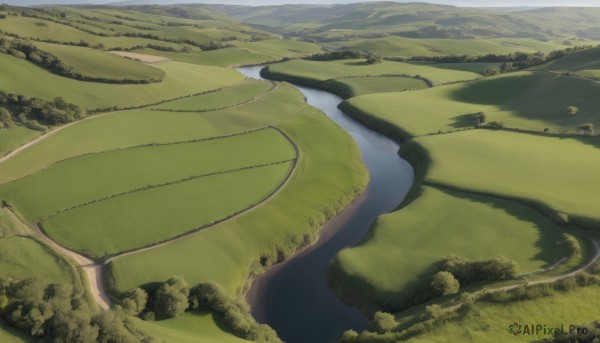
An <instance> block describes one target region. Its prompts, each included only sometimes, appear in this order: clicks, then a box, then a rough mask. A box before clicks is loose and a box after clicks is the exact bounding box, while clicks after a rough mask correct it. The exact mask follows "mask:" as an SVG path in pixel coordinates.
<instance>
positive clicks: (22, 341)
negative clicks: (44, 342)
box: [0, 321, 35, 343]
mask: <svg viewBox="0 0 600 343" xmlns="http://www.w3.org/2000/svg"><path fill="white" fill-rule="evenodd" d="M0 341H2V342H6V343H33V342H35V340H34V339H33V338H32V337H30V336H27V335H26V334H24V333H22V332H21V331H19V330H17V329H15V328H13V327H11V326H9V325H8V324H6V323H4V321H0Z"/></svg>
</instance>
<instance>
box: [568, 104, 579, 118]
mask: <svg viewBox="0 0 600 343" xmlns="http://www.w3.org/2000/svg"><path fill="white" fill-rule="evenodd" d="M577 112H579V109H578V108H577V106H569V107H567V114H568V115H570V116H574V115H576V114H577Z"/></svg>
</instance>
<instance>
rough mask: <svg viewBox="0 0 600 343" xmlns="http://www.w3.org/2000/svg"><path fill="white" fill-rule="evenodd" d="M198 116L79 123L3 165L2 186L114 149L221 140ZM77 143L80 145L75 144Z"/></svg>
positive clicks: (122, 115) (143, 114)
mask: <svg viewBox="0 0 600 343" xmlns="http://www.w3.org/2000/svg"><path fill="white" fill-rule="evenodd" d="M222 134H225V133H221V132H218V131H216V130H215V129H214V128H212V126H210V125H209V124H208V123H207V121H206V120H205V119H204V118H203V117H202V116H201V115H198V114H197V113H173V112H160V111H150V110H133V111H120V112H112V113H110V114H107V115H100V116H96V117H91V118H89V119H86V120H83V121H80V122H77V123H75V125H73V126H71V127H69V128H68V129H66V130H62V131H60V132H58V133H57V134H55V135H53V136H50V137H48V138H47V139H46V140H44V142H43V144H36V145H34V146H32V147H30V148H29V149H27V150H24V151H22V152H21V153H19V154H18V155H17V156H15V157H14V158H12V159H10V160H8V161H5V162H4V163H2V164H0V171H1V172H0V184H4V183H6V182H9V181H11V180H14V179H17V178H20V177H23V176H25V175H29V174H32V173H35V172H36V171H39V170H40V169H42V168H44V167H45V166H47V165H49V164H52V163H54V162H57V161H60V160H63V159H66V158H70V157H74V156H78V155H82V154H86V153H95V152H100V151H106V150H111V149H118V148H126V147H131V146H137V145H144V144H152V143H171V142H177V141H187V140H193V139H202V138H208V137H214V136H219V135H222ZM75 142H77V144H74V143H75Z"/></svg>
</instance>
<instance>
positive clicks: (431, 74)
mask: <svg viewBox="0 0 600 343" xmlns="http://www.w3.org/2000/svg"><path fill="white" fill-rule="evenodd" d="M458 65H459V68H463V69H464V67H462V66H461V65H462V63H458ZM269 68H270V72H271V74H272V75H274V76H276V77H277V78H285V79H289V80H296V79H301V80H310V81H313V82H315V81H316V82H315V83H318V82H319V81H326V80H330V79H338V78H343V77H349V76H382V75H410V76H415V75H419V76H422V77H425V78H427V79H429V80H431V81H432V82H433V83H434V84H442V83H447V82H454V81H459V80H473V79H477V78H480V77H481V75H480V74H478V73H475V72H472V71H464V70H460V69H459V70H453V69H450V68H452V64H441V63H440V64H411V63H403V62H389V61H386V62H382V63H378V64H366V63H364V60H337V61H326V62H318V61H306V60H293V61H289V62H285V63H279V64H273V65H271V66H270V67H269Z"/></svg>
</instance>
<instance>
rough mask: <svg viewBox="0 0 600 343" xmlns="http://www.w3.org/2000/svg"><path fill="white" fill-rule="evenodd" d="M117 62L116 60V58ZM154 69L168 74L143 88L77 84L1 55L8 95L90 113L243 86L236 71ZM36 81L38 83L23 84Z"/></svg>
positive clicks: (181, 66) (172, 65)
mask: <svg viewBox="0 0 600 343" xmlns="http://www.w3.org/2000/svg"><path fill="white" fill-rule="evenodd" d="M115 58H116V57H115ZM154 67H156V68H159V69H160V70H162V71H164V72H165V73H166V75H167V76H166V79H165V80H164V81H163V82H158V83H151V84H141V85H114V84H104V83H93V82H83V81H77V80H73V79H69V78H65V77H62V76H58V75H55V74H52V73H50V72H48V71H46V70H44V69H42V68H40V67H38V66H36V65H34V64H33V63H30V62H28V61H24V60H20V59H17V58H15V57H12V56H8V55H4V54H0V73H2V75H3V77H2V79H1V80H0V89H2V90H3V91H5V92H12V93H16V94H23V95H27V96H33V97H40V98H44V99H54V98H55V97H58V96H62V97H63V98H64V99H65V100H67V101H68V102H72V103H75V104H77V105H80V106H82V107H84V108H86V109H96V108H108V109H110V108H113V107H132V106H142V105H149V104H155V103H158V102H160V101H164V100H170V99H174V98H177V97H183V96H188V95H192V94H198V93H201V92H206V91H210V90H215V89H219V88H222V87H226V86H231V85H234V84H237V83H239V82H242V81H243V80H244V77H243V76H242V75H240V74H239V73H237V72H235V71H234V70H228V69H222V68H216V67H208V66H199V65H192V64H187V63H180V62H166V63H162V64H160V65H155V66H154ZM23 80H35V82H23Z"/></svg>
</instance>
